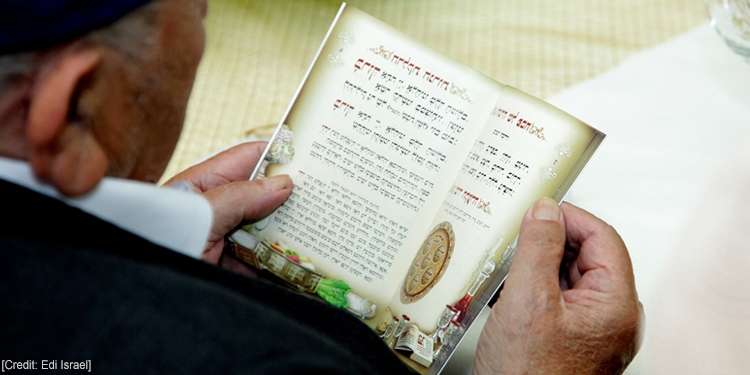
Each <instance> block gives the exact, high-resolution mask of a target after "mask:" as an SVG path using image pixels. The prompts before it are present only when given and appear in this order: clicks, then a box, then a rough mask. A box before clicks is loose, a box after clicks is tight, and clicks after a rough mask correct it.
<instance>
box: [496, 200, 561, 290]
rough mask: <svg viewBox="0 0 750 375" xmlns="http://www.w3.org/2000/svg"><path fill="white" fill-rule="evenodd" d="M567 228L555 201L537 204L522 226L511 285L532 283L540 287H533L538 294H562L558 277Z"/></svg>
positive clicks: (510, 276) (512, 268)
mask: <svg viewBox="0 0 750 375" xmlns="http://www.w3.org/2000/svg"><path fill="white" fill-rule="evenodd" d="M564 228H565V219H564V218H563V214H562V211H561V210H560V208H559V207H558V205H557V203H556V202H555V201H554V200H552V199H550V198H542V199H540V200H538V201H537V202H536V203H534V205H533V206H532V207H531V208H530V209H529V210H528V211H527V212H526V215H525V216H524V219H523V223H522V224H521V231H520V233H519V235H518V247H517V249H516V254H515V256H514V258H513V266H512V267H511V269H510V273H509V274H508V280H507V282H508V284H511V283H516V282H518V283H531V284H536V286H538V287H539V288H536V287H534V286H532V289H535V290H536V289H540V290H549V291H552V290H559V279H558V274H559V270H560V262H561V260H562V256H563V251H564V247H565V230H564ZM518 290H524V288H519V289H518ZM527 290H528V289H527Z"/></svg>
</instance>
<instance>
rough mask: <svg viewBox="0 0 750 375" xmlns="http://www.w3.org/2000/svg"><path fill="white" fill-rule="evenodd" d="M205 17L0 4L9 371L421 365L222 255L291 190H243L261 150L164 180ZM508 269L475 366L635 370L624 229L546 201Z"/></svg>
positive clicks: (130, 4)
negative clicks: (226, 242) (232, 234)
mask: <svg viewBox="0 0 750 375" xmlns="http://www.w3.org/2000/svg"><path fill="white" fill-rule="evenodd" d="M205 13H206V3H205V0H156V1H148V0H111V1H103V0H77V1H72V0H57V1H52V0H10V1H4V2H3V3H2V5H0V156H2V157H0V189H1V190H2V194H3V195H4V196H5V197H6V198H5V200H6V204H5V209H6V214H7V215H6V216H7V220H5V222H4V224H3V225H2V227H0V298H1V299H2V301H3V308H2V309H0V318H1V320H2V325H0V354H2V355H1V356H0V357H1V358H0V360H2V361H3V362H2V364H3V366H4V368H6V369H7V368H23V367H24V366H27V367H34V368H36V369H41V368H42V365H43V361H46V362H44V363H46V364H47V365H48V366H49V365H50V363H52V362H51V361H54V360H57V361H58V366H59V363H60V362H59V361H86V360H90V361H91V362H90V364H89V365H88V366H90V367H92V368H93V369H94V371H102V372H106V373H164V372H179V373H214V372H217V373H218V372H221V373H239V372H241V373H274V374H276V373H297V372H299V373H326V374H334V373H341V374H352V373H384V374H394V373H403V372H408V369H407V368H406V367H405V366H404V365H403V364H402V363H401V362H400V361H399V360H398V359H397V358H396V357H395V356H393V355H392V353H391V352H390V350H389V349H388V348H387V347H386V346H385V345H384V344H383V343H382V341H381V340H379V339H378V338H377V337H376V336H375V335H374V334H373V333H372V332H371V331H370V329H369V328H367V327H365V326H364V325H363V324H361V323H360V322H359V321H358V320H356V319H355V318H354V317H352V316H350V315H348V314H347V313H345V312H343V311H341V310H338V309H335V308H332V307H330V306H328V305H325V304H322V303H318V302H317V301H314V300H311V299H308V298H306V297H302V296H298V295H296V294H293V293H291V292H287V291H286V290H283V289H280V288H277V287H275V286H273V285H269V284H267V283H264V282H259V281H257V280H255V279H252V278H248V277H245V276H242V275H239V274H237V273H233V272H230V271H227V270H225V269H223V268H221V267H217V266H216V264H224V262H223V259H222V247H223V237H224V235H225V234H226V233H227V232H229V231H230V230H231V229H232V228H234V227H236V226H237V225H238V224H239V223H241V222H242V221H245V220H255V219H258V218H261V217H263V216H264V215H266V214H268V213H269V212H270V211H272V210H273V209H274V208H276V207H278V205H280V204H281V203H282V202H283V201H284V200H285V199H286V198H287V197H288V195H289V194H290V192H291V181H290V179H289V178H288V177H286V176H280V177H274V178H269V179H264V180H255V181H247V178H248V171H250V170H251V166H253V165H254V164H255V163H256V162H257V160H258V158H259V156H260V153H261V150H262V147H263V144H259V143H251V144H245V145H242V146H239V147H236V148H233V149H231V150H229V151H227V152H225V153H222V154H220V155H218V156H216V157H215V158H213V159H211V160H209V161H207V162H205V163H203V164H200V165H198V166H196V167H193V168H191V169H189V170H187V171H185V172H183V173H181V174H179V175H178V176H176V177H175V178H173V179H172V180H171V181H170V182H168V183H167V185H169V186H171V187H173V188H158V187H156V186H154V185H153V184H152V183H153V182H155V181H156V180H157V179H158V178H159V177H160V175H161V173H162V172H163V170H164V168H165V166H166V163H167V162H168V160H169V158H170V156H171V154H172V151H173V149H174V146H175V143H176V142H177V138H178V136H179V132H180V129H181V126H182V122H183V118H184V113H185V106H186V102H187V99H188V96H189V93H190V90H191V86H192V82H193V79H194V75H195V71H196V67H197V65H198V62H199V60H200V57H201V54H202V51H203V43H204V34H203V29H202V25H201V20H202V18H203V17H204V16H205ZM144 182H146V183H144ZM191 256H192V257H191ZM194 258H202V259H203V260H204V261H200V260H197V259H194ZM515 262H516V263H515V264H514V267H513V268H512V270H511V273H510V275H509V277H508V281H507V284H506V287H505V290H504V291H503V293H502V296H501V297H500V299H499V302H498V304H497V305H495V307H494V308H493V312H492V315H491V316H490V318H489V320H488V322H487V325H486V327H485V329H484V331H483V333H482V336H481V338H480V342H479V347H478V349H477V356H476V360H475V363H474V370H475V372H476V373H545V374H569V373H580V374H589V373H590V374H594V373H618V372H622V371H623V370H624V368H625V367H626V366H627V364H628V363H629V362H630V360H631V359H632V357H633V356H634V355H635V353H636V351H637V347H638V331H639V327H640V325H641V318H640V304H639V302H638V299H637V295H636V291H635V286H634V280H633V274H632V267H631V265H630V260H629V258H628V254H627V249H626V248H625V246H624V244H623V243H622V241H621V240H620V238H619V236H618V235H617V233H616V232H615V231H614V230H613V229H612V228H611V227H609V226H608V225H606V224H605V223H603V222H602V221H600V220H598V219H596V218H595V217H593V216H592V215H590V214H589V213H587V212H585V211H583V210H581V209H579V208H576V207H574V206H571V205H568V204H563V205H562V206H561V207H558V206H557V205H556V204H555V203H554V202H552V201H551V200H549V199H543V200H541V201H539V202H537V203H536V204H535V205H534V206H533V207H532V208H531V209H530V210H529V212H528V213H527V215H526V217H525V218H524V222H523V226H522V230H521V235H520V239H519V246H518V250H517V258H516V261H515ZM561 270H562V272H561ZM561 275H562V276H561ZM67 363H70V362H67Z"/></svg>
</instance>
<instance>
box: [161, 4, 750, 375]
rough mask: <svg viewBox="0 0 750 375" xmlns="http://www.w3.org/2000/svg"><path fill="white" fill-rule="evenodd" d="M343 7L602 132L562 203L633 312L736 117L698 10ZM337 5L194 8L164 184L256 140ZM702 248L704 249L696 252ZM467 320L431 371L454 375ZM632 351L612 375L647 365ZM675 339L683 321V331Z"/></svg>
mask: <svg viewBox="0 0 750 375" xmlns="http://www.w3.org/2000/svg"><path fill="white" fill-rule="evenodd" d="M350 4H352V5H354V6H355V7H358V8H360V9H362V10H364V11H366V12H368V13H370V14H371V15H373V16H375V17H377V18H380V19H381V20H383V21H385V22H386V23H389V24H390V25H392V26H394V27H395V28H397V29H399V30H401V31H403V32H404V33H406V34H407V35H409V36H411V37H413V38H415V39H417V40H419V41H421V42H423V43H425V44H426V45H429V46H431V47H433V48H434V49H436V50H438V51H441V52H443V53H444V54H446V55H448V56H451V57H453V58H454V59H456V60H459V61H461V62H463V63H465V64H467V65H469V66H472V67H474V68H475V69H477V70H479V71H481V72H482V73H484V74H486V75H488V76H490V77H492V78H494V79H496V80H498V81H500V82H502V83H505V84H508V85H511V86H514V87H516V88H519V89H521V90H524V91H526V92H528V93H530V94H533V95H535V96H539V97H541V98H543V99H546V100H548V101H550V102H551V103H552V104H554V105H557V106H558V107H560V108H562V109H563V110H565V111H567V112H569V113H571V114H572V115H574V116H576V117H578V118H580V119H581V120H583V121H585V122H587V123H589V124H591V125H592V126H594V127H597V128H599V129H600V130H602V131H604V132H605V133H607V135H608V136H607V139H606V140H605V142H604V143H603V144H602V146H601V147H600V149H599V151H598V152H597V154H596V155H594V158H593V159H592V161H591V162H590V164H589V166H588V167H587V168H586V169H585V170H584V172H583V173H582V175H581V176H580V178H579V180H578V181H577V182H576V183H575V184H574V186H573V188H572V189H571V191H570V193H569V194H568V196H567V197H566V199H567V200H569V201H571V202H572V203H574V204H577V205H579V206H581V207H583V208H585V209H587V210H589V211H591V212H592V213H594V214H596V215H597V216H599V217H601V218H602V219H604V220H605V221H607V222H609V223H610V224H612V225H613V226H614V227H615V228H616V229H617V230H618V231H619V232H620V234H621V235H622V237H623V238H624V240H625V242H626V244H627V245H628V248H629V249H630V253H631V257H632V260H633V267H634V270H635V275H636V283H637V287H638V290H639V293H640V298H641V300H642V301H643V303H644V305H645V310H646V320H647V325H648V322H649V315H650V314H652V313H653V312H654V311H657V310H658V309H659V308H660V303H659V299H658V293H656V291H657V290H658V288H659V282H660V279H661V278H662V275H663V274H664V273H665V272H669V269H670V265H671V264H673V263H672V261H671V260H670V259H674V257H679V256H680V255H681V254H680V250H679V249H677V248H676V246H675V244H676V243H677V242H678V241H677V240H678V239H683V240H684V239H685V238H687V239H688V240H689V238H690V235H691V233H690V230H689V228H688V229H685V228H684V226H685V222H686V218H687V217H688V216H690V215H695V214H700V213H696V212H695V207H696V202H697V201H698V200H699V199H700V197H702V196H703V195H704V194H707V192H708V191H709V187H710V185H711V182H712V179H713V176H714V172H715V170H716V169H717V167H718V166H719V165H722V164H726V163H727V162H730V163H731V160H730V161H727V160H725V153H726V151H727V150H728V149H730V148H731V147H732V146H733V145H734V144H735V142H736V141H737V140H738V139H739V138H741V137H742V136H743V134H744V133H745V127H746V125H747V123H748V119H750V103H749V102H748V101H750V65H748V64H746V63H744V61H743V60H742V59H741V58H740V57H738V56H736V55H734V54H733V53H732V52H731V51H730V50H729V49H728V48H727V47H726V45H725V44H724V43H723V42H722V40H721V38H720V37H719V36H718V35H717V34H716V33H715V32H714V30H712V29H711V26H710V23H709V19H708V16H707V13H706V10H705V7H704V4H703V1H701V0H614V1H600V0H558V1H543V0H381V1H351V2H350ZM339 6H340V2H338V1H327V0H273V1H271V0H267V1H259V0H209V15H208V18H207V19H206V21H205V25H206V29H207V35H208V38H207V46H206V54H205V56H204V59H203V61H202V63H201V65H200V67H199V71H198V76H197V80H196V83H195V87H194V90H193V94H192V96H191V99H190V103H189V107H188V115H187V119H186V124H185V129H184V132H183V134H182V138H181V139H180V142H179V144H178V145H177V149H176V151H175V154H174V156H173V159H172V162H171V164H170V165H169V167H168V169H167V172H166V174H165V178H168V177H169V176H171V175H173V174H175V173H177V172H178V171H180V170H182V169H184V168H186V167H187V166H189V165H191V164H193V163H195V162H196V161H199V160H201V159H204V158H205V157H206V156H208V155H210V154H212V153H214V152H216V151H219V150H221V149H224V148H226V147H228V146H230V145H232V144H236V143H238V142H241V141H243V140H247V139H264V138H267V137H269V136H270V135H271V134H272V132H273V130H274V128H275V127H276V125H277V123H278V122H279V120H280V119H281V117H282V116H283V114H284V111H285V110H286V108H287V106H288V104H289V102H290V100H291V99H292V96H293V95H294V93H295V91H296V90H297V87H298V85H299V84H300V81H301V80H302V78H303V76H304V74H305V72H306V70H307V68H308V66H309V64H310V63H311V61H312V59H313V57H314V55H315V53H316V51H317V49H318V46H319V45H320V43H321V42H322V40H323V37H324V36H325V34H326V32H327V30H328V27H329V25H330V23H331V21H332V20H333V18H334V16H335V14H336V11H337V10H338V8H339ZM710 250H711V249H706V254H707V256H710ZM481 323H482V321H481V317H480V319H478V324H475V326H474V327H473V328H472V330H470V332H469V334H467V336H466V337H465V339H464V342H462V344H461V345H460V347H459V351H458V352H457V354H456V355H455V356H454V358H453V359H452V360H451V362H450V363H449V366H448V367H447V368H446V371H445V373H447V374H469V373H470V366H471V360H472V355H473V350H474V347H475V345H476V339H477V337H478V332H479V329H481ZM658 328H659V327H654V326H653V325H652V326H648V327H647V329H646V335H645V340H644V346H643V349H642V350H641V353H640V354H639V356H638V357H637V358H636V361H635V362H634V363H633V364H632V365H631V366H630V368H629V369H628V370H627V374H630V375H634V374H650V373H651V372H650V371H648V366H647V363H648V359H649V352H650V351H649V342H650V340H649V337H650V335H658V334H659V329H658ZM685 329H691V327H685Z"/></svg>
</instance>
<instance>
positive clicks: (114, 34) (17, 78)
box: [0, 0, 160, 98]
mask: <svg viewBox="0 0 750 375" xmlns="http://www.w3.org/2000/svg"><path fill="white" fill-rule="evenodd" d="M159 5H160V4H159V1H158V0H156V1H152V2H151V3H149V4H147V5H144V6H142V7H140V8H138V9H136V10H135V11H133V12H131V13H130V14H128V15H126V16H125V17H123V18H121V19H119V20H117V21H115V22H114V23H112V24H111V25H109V26H106V27H103V28H101V29H97V30H94V31H91V32H89V33H87V34H84V35H83V36H80V37H78V38H76V39H74V40H72V41H69V42H66V43H64V44H62V45H59V46H55V47H52V48H49V49H46V50H40V51H31V52H21V53H16V54H10V55H0V98H1V97H2V96H4V95H5V94H7V93H8V91H10V90H12V89H13V88H14V87H15V86H16V85H17V83H19V82H23V81H29V80H31V79H32V78H33V77H34V75H35V74H36V73H37V72H38V70H39V68H40V66H41V64H42V62H43V61H45V60H46V59H48V58H52V57H54V56H55V55H56V54H57V53H60V51H63V50H65V49H67V48H80V47H81V46H90V45H99V46H104V47H106V48H109V49H112V50H114V51H117V52H119V53H120V54H122V55H123V56H124V57H125V58H126V59H127V60H129V61H133V62H140V61H143V60H147V59H148V57H149V56H150V55H151V54H152V53H150V52H149V51H152V50H153V48H149V47H153V45H154V44H155V43H156V41H155V40H154V27H155V24H156V18H157V17H158V7H159ZM135 65H137V64H135Z"/></svg>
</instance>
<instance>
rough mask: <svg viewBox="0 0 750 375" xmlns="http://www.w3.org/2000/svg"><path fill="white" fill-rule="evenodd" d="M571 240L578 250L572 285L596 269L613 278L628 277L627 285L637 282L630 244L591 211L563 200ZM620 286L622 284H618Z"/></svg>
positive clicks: (574, 248)
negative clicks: (629, 251) (629, 252)
mask: <svg viewBox="0 0 750 375" xmlns="http://www.w3.org/2000/svg"><path fill="white" fill-rule="evenodd" d="M561 209H562V211H563V213H564V215H565V225H566V231H567V235H568V237H567V243H568V245H569V248H570V249H572V250H574V251H577V252H578V257H577V259H576V261H575V263H574V264H573V266H574V267H575V270H574V271H575V272H571V273H570V275H571V284H578V282H579V281H580V278H581V277H582V275H584V274H586V273H587V272H589V271H593V270H597V269H599V270H602V271H605V272H606V273H607V274H610V276H609V277H610V278H615V279H620V278H625V279H626V280H627V285H629V284H633V283H634V282H633V272H632V264H631V260H630V255H629V254H628V251H627V247H626V246H625V243H624V242H623V240H622V238H621V237H620V235H619V234H617V231H615V230H614V228H612V227H611V226H610V225H608V224H607V223H606V222H604V221H602V220H601V219H599V218H597V217H596V216H594V215H592V214H590V213H589V212H587V211H585V210H583V209H581V208H578V207H576V206H573V205H571V204H568V203H563V204H562V206H561ZM617 285H620V284H617Z"/></svg>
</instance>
